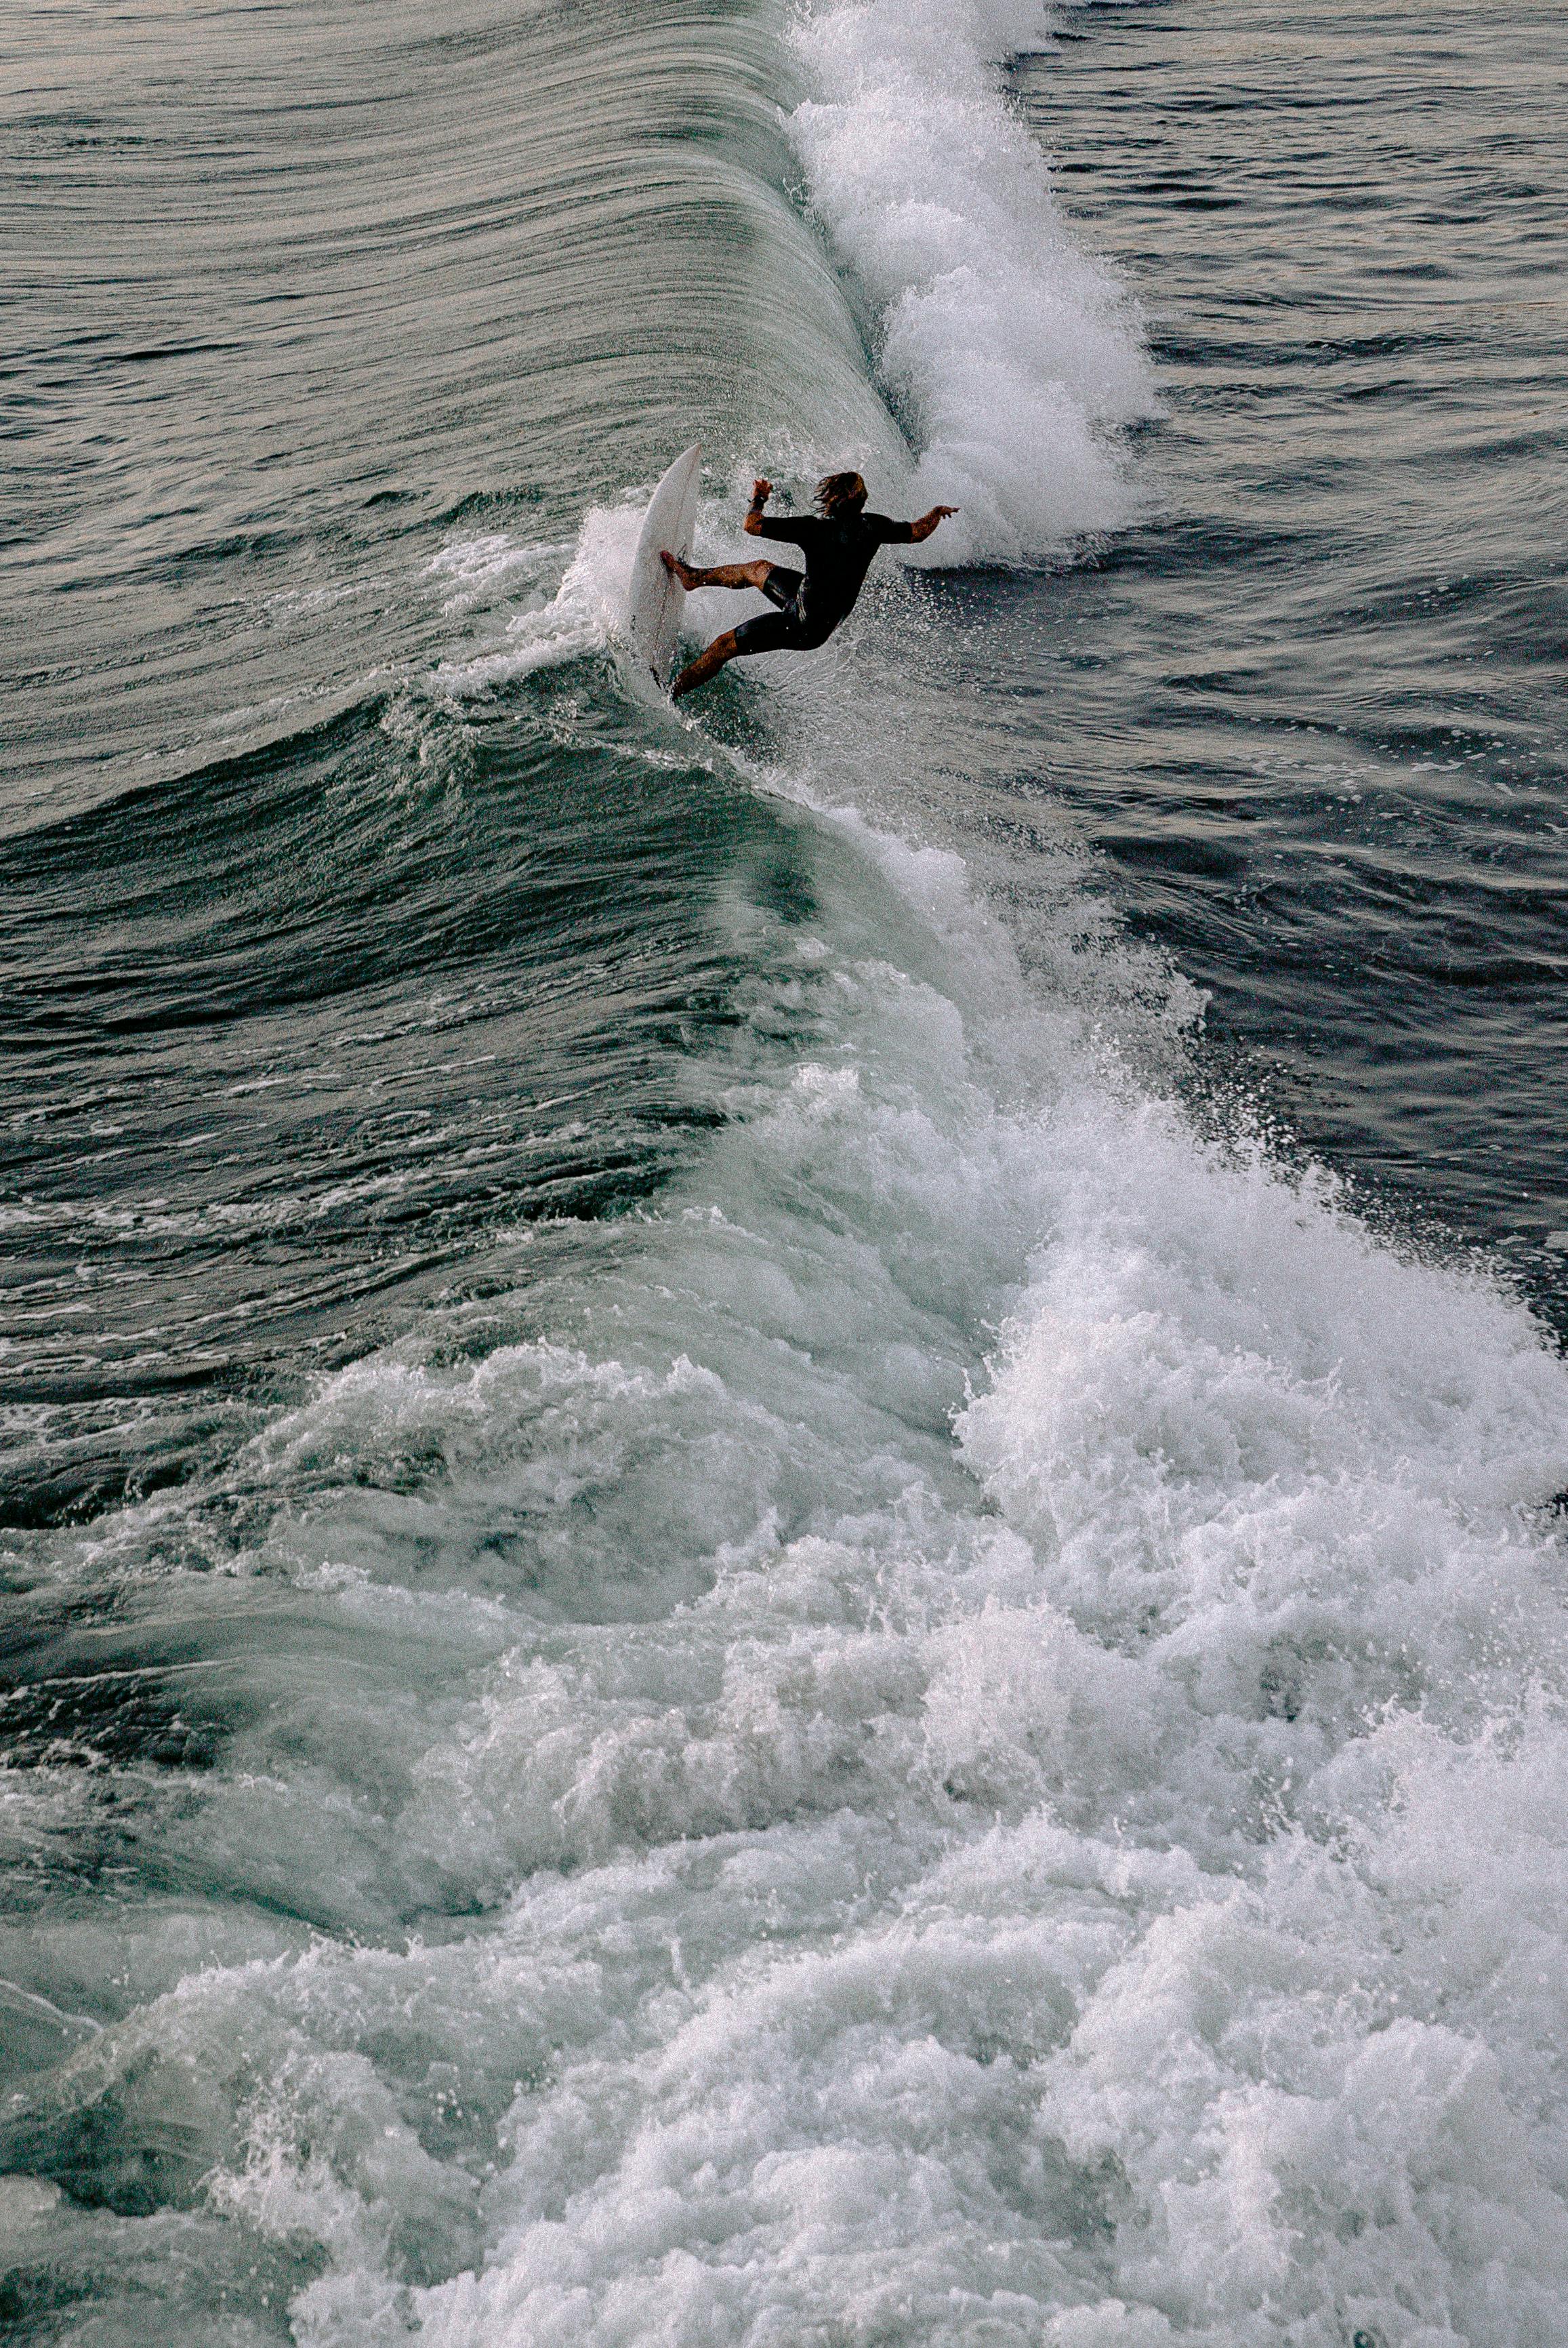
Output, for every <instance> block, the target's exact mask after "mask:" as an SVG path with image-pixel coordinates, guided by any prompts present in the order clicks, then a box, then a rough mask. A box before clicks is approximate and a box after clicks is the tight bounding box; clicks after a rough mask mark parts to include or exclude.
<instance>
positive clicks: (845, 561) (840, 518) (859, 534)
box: [735, 513, 915, 653]
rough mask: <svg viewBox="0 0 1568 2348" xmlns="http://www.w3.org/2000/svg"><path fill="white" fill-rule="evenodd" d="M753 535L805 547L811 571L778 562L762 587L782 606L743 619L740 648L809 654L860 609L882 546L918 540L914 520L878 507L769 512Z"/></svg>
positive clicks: (738, 635)
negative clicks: (894, 517) (826, 512)
mask: <svg viewBox="0 0 1568 2348" xmlns="http://www.w3.org/2000/svg"><path fill="white" fill-rule="evenodd" d="M753 535H754V536H757V537H760V538H782V539H786V540H788V541H789V542H790V544H791V545H793V546H798V547H799V549H800V551H801V552H802V553H803V554H804V557H805V572H804V577H803V576H802V574H801V572H798V571H786V570H785V569H784V566H783V564H782V563H777V562H775V563H774V566H773V568H772V570H771V571H770V572H768V575H767V578H766V580H765V581H764V583H763V593H764V595H765V596H766V597H767V599H768V601H769V602H770V603H776V604H777V605H778V609H777V611H776V612H759V613H758V614H757V616H756V618H755V619H754V620H743V621H742V623H741V624H740V626H739V627H738V628H737V629H736V630H735V649H736V651H737V652H742V653H772V652H794V653H805V652H810V651H811V650H812V648H813V646H814V645H816V644H825V643H826V642H827V639H828V638H829V636H831V635H832V633H833V632H834V630H835V628H836V627H837V625H838V623H839V622H840V621H841V620H842V619H845V618H846V617H847V615H848V613H849V612H850V611H851V609H852V608H853V606H854V602H855V599H856V596H857V595H858V594H859V592H860V590H861V588H862V587H863V586H864V585H865V583H866V572H868V571H869V570H870V568H871V558H872V556H873V555H874V554H875V553H876V550H877V548H878V547H879V546H911V545H913V543H914V539H915V532H914V529H913V527H912V525H911V524H910V523H908V522H907V521H889V520H888V518H887V516H886V514H879V513H841V514H836V515H834V516H832V517H831V518H830V517H827V516H822V517H818V516H817V515H815V514H781V515H780V516H779V517H778V519H777V520H768V519H767V518H766V516H764V519H763V520H762V522H761V524H760V526H759V528H758V529H757V530H756V531H755V532H754V533H753Z"/></svg>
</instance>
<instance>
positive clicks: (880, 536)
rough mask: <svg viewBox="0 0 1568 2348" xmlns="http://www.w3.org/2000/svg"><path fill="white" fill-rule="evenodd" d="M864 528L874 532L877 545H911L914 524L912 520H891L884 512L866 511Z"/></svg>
mask: <svg viewBox="0 0 1568 2348" xmlns="http://www.w3.org/2000/svg"><path fill="white" fill-rule="evenodd" d="M866 528H867V529H868V530H875V531H876V543H877V545H878V546H913V545H914V543H915V525H914V523H913V522H912V521H891V520H889V519H888V517H887V516H886V514H876V513H868V514H867V515H866Z"/></svg>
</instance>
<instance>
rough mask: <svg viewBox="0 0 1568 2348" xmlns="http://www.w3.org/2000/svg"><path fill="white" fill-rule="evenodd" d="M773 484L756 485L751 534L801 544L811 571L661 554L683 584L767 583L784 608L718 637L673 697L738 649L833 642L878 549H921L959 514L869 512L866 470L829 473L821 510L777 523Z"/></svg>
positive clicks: (819, 497)
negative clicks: (702, 567)
mask: <svg viewBox="0 0 1568 2348" xmlns="http://www.w3.org/2000/svg"><path fill="white" fill-rule="evenodd" d="M773 489H774V485H773V483H772V482H771V481H753V484H752V502H751V505H750V507H749V509H748V510H747V513H746V519H745V523H744V528H745V531H746V534H747V536H748V537H749V538H780V539H784V540H787V541H788V542H789V543H790V544H791V545H792V546H798V547H799V549H800V551H801V552H802V554H803V555H804V557H805V569H804V572H800V571H786V570H785V569H784V565H783V564H782V563H779V562H768V561H756V562H719V563H715V564H714V566H713V568H712V570H711V571H696V570H693V568H692V565H691V564H690V563H689V562H682V560H681V558H680V556H679V555H676V554H664V555H662V556H661V561H662V562H663V564H664V567H665V569H666V570H667V571H671V572H674V574H675V576H676V578H677V579H679V581H680V582H681V584H682V587H685V588H687V589H691V588H693V587H759V588H761V590H762V592H763V593H764V595H765V596H766V597H767V599H768V601H769V602H770V603H773V604H775V605H776V606H777V608H776V610H774V611H772V612H760V613H758V614H757V616H756V618H755V619H754V620H743V621H742V623H741V624H740V626H739V627H738V628H727V629H726V630H725V632H724V633H723V635H722V636H715V637H714V639H713V641H712V644H710V645H709V646H708V649H707V651H706V652H705V653H701V654H699V655H698V657H697V658H696V659H695V660H694V661H693V662H692V664H691V666H690V667H689V668H686V669H683V670H682V673H681V675H679V676H678V677H677V678H676V680H675V682H674V684H673V685H671V688H670V697H671V700H672V701H679V700H680V698H681V696H682V694H683V693H692V692H693V691H695V689H696V687H697V686H698V685H706V684H707V682H708V679H709V678H710V677H711V676H715V675H717V674H718V672H719V670H720V669H722V668H723V665H724V663H725V662H726V661H733V659H734V658H735V657H736V655H737V654H744V653H774V652H792V653H805V652H810V651H812V650H813V649H814V648H815V646H816V645H817V644H825V643H826V642H827V639H828V638H829V636H830V635H832V633H833V632H834V630H835V628H836V627H837V625H838V623H839V622H840V621H841V620H845V619H847V617H848V616H849V613H850V612H851V610H852V609H853V608H854V604H855V599H856V596H857V595H858V594H859V592H860V590H861V588H862V587H863V586H864V584H865V582H866V572H867V571H869V570H870V568H871V558H872V556H873V555H874V554H875V553H876V550H877V548H878V547H879V546H918V545H919V544H920V542H921V541H922V540H923V539H927V538H929V537H930V535H931V532H932V531H933V530H935V529H936V527H937V525H938V522H940V521H943V520H946V519H947V517H948V514H950V513H957V511H958V508H957V507H956V506H933V507H932V508H931V510H930V512H929V513H926V514H922V515H921V516H920V519H919V520H918V521H891V520H889V519H888V517H887V516H886V514H879V513H867V512H866V484H865V482H864V481H863V480H862V479H861V478H860V476H859V474H858V473H829V474H828V475H827V477H826V479H825V480H821V481H818V483H817V485H816V502H817V505H818V507H819V508H820V509H821V511H820V514H781V515H779V516H777V517H776V518H775V519H774V520H772V521H770V520H768V518H767V514H766V511H765V508H766V506H767V501H768V499H769V498H771V497H772V495H773Z"/></svg>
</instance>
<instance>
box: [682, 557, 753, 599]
mask: <svg viewBox="0 0 1568 2348" xmlns="http://www.w3.org/2000/svg"><path fill="white" fill-rule="evenodd" d="M659 560H660V561H661V562H662V564H663V565H664V568H665V570H666V571H672V572H674V574H675V576H676V578H677V579H679V581H680V582H681V584H682V587H684V588H685V590H686V592H687V593H688V594H690V593H691V592H692V588H693V587H760V586H761V585H762V583H763V582H764V579H765V578H766V577H767V575H768V572H770V571H771V570H772V569H773V567H774V566H773V564H772V563H771V562H717V563H715V564H714V566H713V568H712V571H696V570H693V568H692V565H691V563H689V562H682V560H681V558H680V556H679V555H678V554H668V553H661V555H660V557H659Z"/></svg>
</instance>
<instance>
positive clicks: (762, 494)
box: [752, 481, 774, 506]
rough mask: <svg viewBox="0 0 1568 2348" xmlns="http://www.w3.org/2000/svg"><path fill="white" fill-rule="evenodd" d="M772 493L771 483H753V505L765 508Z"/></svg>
mask: <svg viewBox="0 0 1568 2348" xmlns="http://www.w3.org/2000/svg"><path fill="white" fill-rule="evenodd" d="M773 493H774V485H773V483H772V482H771V481H753V483H752V503H753V505H754V506H765V505H766V503H767V501H768V499H770V498H771V497H772V495H773Z"/></svg>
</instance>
